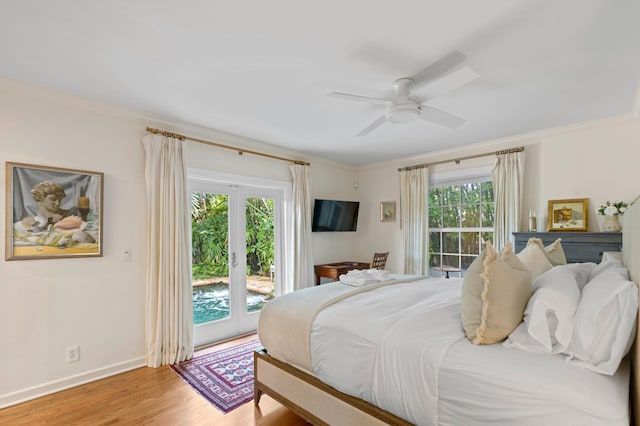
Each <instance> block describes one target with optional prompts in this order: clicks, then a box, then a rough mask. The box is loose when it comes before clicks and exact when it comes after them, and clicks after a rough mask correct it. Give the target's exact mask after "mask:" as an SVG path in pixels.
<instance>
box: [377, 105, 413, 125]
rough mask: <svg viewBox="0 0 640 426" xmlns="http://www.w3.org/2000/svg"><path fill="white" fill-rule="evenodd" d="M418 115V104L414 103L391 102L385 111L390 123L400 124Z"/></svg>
mask: <svg viewBox="0 0 640 426" xmlns="http://www.w3.org/2000/svg"><path fill="white" fill-rule="evenodd" d="M419 116H420V105H417V104H415V103H406V104H405V103H403V104H391V105H389V108H387V112H386V113H385V117H386V119H387V120H388V121H389V122H391V123H396V124H402V123H408V122H410V121H413V120H415V119H416V118H418V117H419Z"/></svg>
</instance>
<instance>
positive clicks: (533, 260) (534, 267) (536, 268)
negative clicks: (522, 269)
mask: <svg viewBox="0 0 640 426" xmlns="http://www.w3.org/2000/svg"><path fill="white" fill-rule="evenodd" d="M517 256H518V259H520V261H521V262H522V263H524V266H526V267H527V269H528V270H529V272H530V273H531V278H532V279H533V280H535V279H536V278H538V277H539V276H540V275H542V274H544V273H545V272H547V271H548V270H550V269H551V268H553V265H552V264H551V262H549V259H547V256H546V255H545V252H544V248H543V247H542V246H541V245H539V244H537V243H535V242H531V243H528V244H527V246H526V247H525V248H524V250H522V251H521V252H520V253H518V254H517Z"/></svg>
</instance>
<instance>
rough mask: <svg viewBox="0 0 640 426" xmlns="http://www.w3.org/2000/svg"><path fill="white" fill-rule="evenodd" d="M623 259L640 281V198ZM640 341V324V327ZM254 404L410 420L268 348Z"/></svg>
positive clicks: (628, 219)
mask: <svg viewBox="0 0 640 426" xmlns="http://www.w3.org/2000/svg"><path fill="white" fill-rule="evenodd" d="M623 231H624V232H623V236H622V237H623V239H622V252H623V260H624V264H625V265H626V267H627V268H628V269H629V273H630V276H631V280H632V281H634V282H635V283H636V285H638V284H639V283H640V203H636V204H635V205H634V206H633V208H631V207H630V208H629V209H627V211H626V212H625V214H624V216H623ZM636 342H640V326H639V327H637V330H636ZM628 356H629V357H630V358H631V363H632V369H631V388H630V395H629V398H630V405H631V410H630V412H631V416H632V418H631V419H630V424H633V425H635V426H640V415H639V414H640V413H639V412H638V410H639V409H640V348H639V347H638V345H637V344H634V345H633V347H632V348H631V352H630V353H629V355H628ZM254 369H255V370H254V375H255V382H254V404H256V405H258V404H259V402H260V396H261V395H262V394H263V393H265V394H267V395H269V396H271V397H272V398H273V399H275V400H276V401H278V402H280V403H281V404H282V405H284V406H286V407H288V408H289V409H291V410H292V411H294V412H295V413H297V414H298V415H299V416H301V417H302V418H304V419H305V420H307V421H308V422H310V423H312V424H314V425H338V424H348V425H363V426H364V425H384V424H391V425H403V426H404V425H410V423H408V422H407V421H405V420H403V419H401V418H399V417H397V416H395V415H393V414H391V413H388V412H387V411H384V410H382V409H381V408H378V407H376V406H374V405H371V404H369V403H368V402H365V401H363V400H361V399H358V398H354V397H352V396H349V395H346V394H344V393H342V392H339V391H337V390H336V389H334V388H332V387H331V386H329V385H327V384H325V383H323V382H322V381H320V380H318V379H317V378H316V377H314V376H312V375H310V374H308V373H305V372H303V371H301V370H299V369H297V368H295V367H292V366H291V365H289V364H286V363H283V362H281V361H278V360H276V359H274V358H272V357H271V356H269V355H268V354H267V353H266V352H265V351H260V352H255V353H254Z"/></svg>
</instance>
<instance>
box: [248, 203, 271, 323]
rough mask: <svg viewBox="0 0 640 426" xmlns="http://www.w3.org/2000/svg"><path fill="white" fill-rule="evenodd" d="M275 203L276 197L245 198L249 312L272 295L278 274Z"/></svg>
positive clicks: (261, 304) (257, 307) (256, 309)
mask: <svg viewBox="0 0 640 426" xmlns="http://www.w3.org/2000/svg"><path fill="white" fill-rule="evenodd" d="M274 213H275V202H274V199H273V198H268V197H258V196H250V197H247V198H245V218H246V220H245V235H246V241H245V243H246V248H245V252H246V255H247V268H246V280H247V294H246V298H245V301H246V303H245V311H246V313H251V312H258V311H260V310H261V309H262V306H263V305H264V302H265V300H266V299H268V298H270V297H273V292H274V283H273V279H274V276H275V239H274V226H275V222H274V220H275V218H274Z"/></svg>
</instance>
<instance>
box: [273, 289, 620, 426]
mask: <svg viewBox="0 0 640 426" xmlns="http://www.w3.org/2000/svg"><path fill="white" fill-rule="evenodd" d="M461 285H462V280H461V279H456V278H451V279H444V278H427V279H420V280H417V281H413V282H400V283H398V284H395V285H387V286H383V287H380V288H377V289H375V290H373V291H368V292H362V293H358V294H355V295H353V296H351V297H348V298H346V299H341V300H339V301H337V302H336V303H332V304H330V305H329V306H326V307H325V308H324V309H322V310H321V311H319V312H318V313H317V314H316V315H315V317H314V319H313V322H312V324H311V327H310V336H309V342H310V349H311V367H312V368H311V370H312V371H311V372H312V373H313V374H314V375H315V376H316V377H318V378H319V379H320V380H322V381H323V382H325V383H327V384H329V385H331V386H333V387H334V388H336V389H338V390H340V391H342V392H344V393H347V394H349V395H352V396H356V397H358V398H361V399H363V400H365V401H368V402H370V403H372V404H374V405H376V406H378V407H381V408H383V409H384V410H386V411H388V412H390V413H392V414H395V415H397V416H398V417H401V418H403V419H405V420H407V421H409V422H411V423H414V424H418V425H461V424H464V425H474V424H478V425H480V424H492V425H495V424H510V425H513V424H518V425H548V424H554V425H563V424H571V425H578V424H585V425H586V424H593V425H596V424H597V425H623V424H625V425H626V424H628V407H627V404H626V401H627V400H628V389H629V366H628V365H627V364H626V363H625V364H623V365H622V366H621V368H620V369H619V370H618V372H617V373H616V374H615V375H614V376H604V375H600V374H597V373H594V372H591V371H589V370H587V369H583V368H580V367H576V366H572V365H569V364H568V363H566V362H565V360H564V358H563V357H562V356H561V355H553V356H552V355H538V354H531V353H527V352H522V351H517V350H514V349H507V348H504V347H502V345H501V344H496V345H488V346H476V345H473V344H471V343H470V342H469V341H468V340H467V339H466V338H465V337H464V331H463V329H462V322H461V319H460V291H461ZM269 314H273V313H269ZM264 343H265V342H263V344H264ZM265 347H266V349H267V350H268V351H270V348H269V343H266V344H265ZM276 352H280V353H282V352H286V348H278V351H276Z"/></svg>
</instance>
